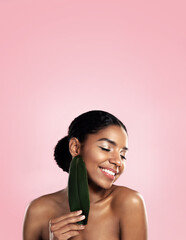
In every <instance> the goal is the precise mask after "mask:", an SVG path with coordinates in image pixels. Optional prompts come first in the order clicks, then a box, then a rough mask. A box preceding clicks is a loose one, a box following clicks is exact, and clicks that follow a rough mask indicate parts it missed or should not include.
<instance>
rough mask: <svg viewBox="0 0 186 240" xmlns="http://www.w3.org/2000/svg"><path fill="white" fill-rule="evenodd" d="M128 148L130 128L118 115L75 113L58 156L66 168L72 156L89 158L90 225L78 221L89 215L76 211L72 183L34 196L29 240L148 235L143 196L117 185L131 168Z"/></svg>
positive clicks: (26, 232)
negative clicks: (71, 203)
mask: <svg viewBox="0 0 186 240" xmlns="http://www.w3.org/2000/svg"><path fill="white" fill-rule="evenodd" d="M127 151H128V133H127V129H126V127H125V125H124V124H123V123H122V122H121V121H120V120H119V119H117V118H116V117H115V116H113V115H112V114H110V113H108V112H104V111H98V110H95V111H89V112H86V113H83V114H82V115H80V116H78V117H77V118H75V119H74V120H73V121H72V123H71V124H70V126H69V130H68V136H66V137H64V138H62V139H61V140H60V141H59V142H58V143H57V145H56V147H55V151H54V158H55V160H56V162H57V164H58V166H59V167H60V168H62V169H63V171H66V172H69V169H70V163H71V160H72V159H74V160H76V159H77V158H75V157H77V156H78V155H79V156H81V158H82V159H83V162H84V164H85V167H86V169H85V171H86V173H87V174H86V176H87V183H88V190H87V191H88V194H89V201H90V202H89V204H90V211H89V216H88V219H87V220H88V221H87V224H86V225H80V224H77V223H78V222H79V221H81V220H83V219H85V216H84V215H82V211H81V210H82V209H77V210H80V211H74V212H70V206H69V196H68V194H69V192H68V187H66V188H65V189H62V190H60V191H59V192H56V193H52V194H48V195H45V196H42V197H40V198H38V199H35V200H34V201H32V203H31V204H30V205H29V207H28V209H27V212H26V215H25V221H24V229H23V236H24V237H23V238H24V240H39V239H40V240H41V239H42V240H48V239H49V240H60V239H61V240H62V239H63V240H66V239H74V240H83V239H84V240H95V239H97V240H108V239H109V240H147V216H146V210H145V203H144V200H143V197H142V196H141V194H140V193H138V192H137V191H135V190H132V189H129V188H127V187H124V186H117V185H115V184H113V183H114V182H115V181H116V180H117V179H118V178H119V177H120V175H121V174H122V173H123V171H124V170H125V165H126V154H127ZM70 174H72V173H70ZM83 181H86V179H83ZM74 184H76V185H77V182H74ZM78 184H79V182H78ZM72 197H73V196H72ZM100 223H101V224H100Z"/></svg>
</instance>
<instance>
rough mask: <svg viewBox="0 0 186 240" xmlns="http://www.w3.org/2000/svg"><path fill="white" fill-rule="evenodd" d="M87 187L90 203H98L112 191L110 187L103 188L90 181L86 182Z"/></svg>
mask: <svg viewBox="0 0 186 240" xmlns="http://www.w3.org/2000/svg"><path fill="white" fill-rule="evenodd" d="M88 189H89V199H90V204H95V203H98V202H99V201H101V200H103V199H104V198H106V197H107V196H108V195H109V194H110V192H111V191H112V187H111V188H109V189H104V188H101V187H99V186H97V185H96V184H94V183H91V182H88Z"/></svg>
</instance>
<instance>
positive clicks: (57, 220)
mask: <svg viewBox="0 0 186 240" xmlns="http://www.w3.org/2000/svg"><path fill="white" fill-rule="evenodd" d="M81 213H82V210H79V211H75V212H70V213H67V214H64V215H63V216H61V217H58V218H54V219H51V220H50V223H51V225H52V224H53V223H57V222H60V221H63V220H64V219H67V218H70V217H74V216H78V215H80V214H81Z"/></svg>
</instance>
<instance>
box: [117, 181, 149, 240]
mask: <svg viewBox="0 0 186 240" xmlns="http://www.w3.org/2000/svg"><path fill="white" fill-rule="evenodd" d="M113 206H114V212H115V214H116V215H117V217H118V219H119V222H120V227H121V229H120V230H121V236H122V238H121V239H125V240H128V239H130V240H133V239H134V240H137V239H138V240H146V239H147V213H146V207H145V201H144V198H143V196H142V195H141V194H140V193H139V192H138V191H135V190H133V189H130V188H127V187H123V186H117V187H116V188H115V196H114V204H113Z"/></svg>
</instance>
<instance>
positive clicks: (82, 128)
mask: <svg viewBox="0 0 186 240" xmlns="http://www.w3.org/2000/svg"><path fill="white" fill-rule="evenodd" d="M110 125H117V126H121V127H123V128H124V130H125V131H126V133H127V129H126V127H125V125H124V124H123V123H122V122H121V121H120V120H119V119H118V118H116V117H115V116H113V115H112V114H110V113H108V112H104V111H100V110H92V111H89V112H85V113H83V114H81V115H80V116H78V117H76V118H75V119H74V120H73V121H72V123H71V124H70V126H69V129H68V136H66V137H64V138H62V139H61V140H59V141H58V143H57V145H56V146H55V149H54V159H55V160H56V162H57V165H58V166H59V167H60V168H62V169H63V171H65V172H69V166H70V162H71V159H72V156H71V154H70V152H69V140H70V139H71V138H72V137H76V138H77V139H78V140H79V142H80V143H83V142H84V141H85V140H86V138H87V136H88V135H89V134H94V133H97V132H98V131H99V130H101V129H104V128H105V127H107V126H110Z"/></svg>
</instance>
